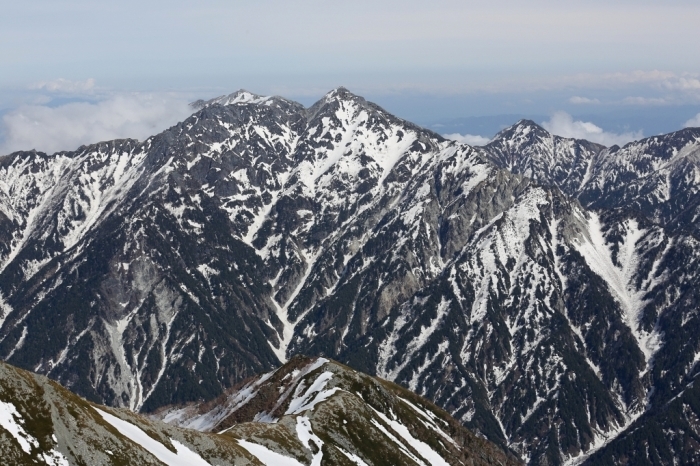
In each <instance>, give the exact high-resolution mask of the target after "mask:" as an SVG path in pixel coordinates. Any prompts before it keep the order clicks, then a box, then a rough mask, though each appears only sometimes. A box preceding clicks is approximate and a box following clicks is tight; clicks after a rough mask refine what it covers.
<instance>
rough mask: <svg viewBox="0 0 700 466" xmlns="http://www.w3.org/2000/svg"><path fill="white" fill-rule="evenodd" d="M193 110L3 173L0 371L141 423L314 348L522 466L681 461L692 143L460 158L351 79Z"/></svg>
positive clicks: (482, 152) (581, 146)
mask: <svg viewBox="0 0 700 466" xmlns="http://www.w3.org/2000/svg"><path fill="white" fill-rule="evenodd" d="M196 108H197V111H196V112H195V113H194V114H193V115H192V116H191V117H190V118H188V119H187V120H185V121H183V122H182V123H180V124H178V125H176V126H174V127H173V128H170V129H169V130H167V131H165V132H163V133H161V134H159V135H156V136H154V137H152V138H149V139H148V140H146V141H144V142H137V141H132V140H125V141H113V142H108V143H100V144H97V145H93V146H88V147H81V148H80V149H78V150H77V151H75V152H64V153H58V154H54V155H46V154H41V153H37V152H19V153H15V154H10V155H8V156H6V157H3V158H1V159H0V224H2V228H0V235H1V236H0V309H1V313H2V314H1V315H2V317H0V321H1V325H0V356H2V357H3V358H4V359H5V360H7V361H9V362H11V363H13V364H15V365H18V366H21V367H24V368H28V369H31V370H33V371H35V372H38V373H41V374H46V375H48V376H49V377H51V378H53V379H55V380H57V381H59V382H60V383H62V384H64V385H65V386H67V387H69V388H70V389H71V390H73V391H75V392H76V393H79V394H81V395H83V396H86V397H87V398H88V399H90V400H92V401H96V402H103V403H106V404H109V405H111V406H117V407H127V408H130V409H131V410H134V411H142V412H153V411H154V410H156V409H158V408H161V407H163V406H166V405H172V404H178V405H179V404H182V403H186V402H201V401H202V400H211V399H216V397H219V396H221V395H222V394H224V393H225V390H227V389H228V388H229V387H232V386H235V385H236V384H238V383H240V382H241V381H243V380H246V379H248V378H249V377H252V376H253V375H255V374H260V373H269V372H270V371H271V370H273V369H274V368H275V367H277V366H278V365H279V364H280V363H282V362H285V361H286V360H287V359H288V358H290V357H291V356H293V355H295V354H307V355H317V356H325V357H331V358H333V359H336V360H339V361H341V362H343V363H345V364H348V365H349V366H351V367H353V368H355V369H359V370H362V371H365V372H367V373H369V374H373V375H379V376H380V377H382V378H384V379H387V380H390V381H393V382H396V383H399V384H401V385H403V386H405V387H408V388H409V389H411V390H413V391H415V392H416V393H418V394H420V395H423V396H425V397H427V398H428V399H430V400H431V401H433V402H434V403H436V404H437V405H438V406H440V407H442V408H443V409H445V410H446V411H448V412H449V413H450V414H452V415H453V416H454V417H455V418H456V419H458V420H459V421H460V422H461V423H462V424H463V425H464V426H467V427H469V428H470V429H474V430H476V431H477V432H479V433H480V434H481V435H483V436H485V437H487V438H488V439H490V440H492V441H494V442H496V443H498V444H499V445H500V446H501V447H503V448H504V449H510V450H511V451H513V452H515V453H516V454H517V455H518V456H520V457H521V458H522V459H523V460H525V461H526V462H529V463H531V464H564V463H579V462H583V461H586V460H588V461H591V462H592V464H600V463H604V462H606V461H607V462H623V461H627V462H628V463H630V464H632V463H634V462H644V461H646V462H649V463H659V464H661V463H664V462H672V461H673V460H676V461H681V462H688V461H691V460H692V459H693V456H692V455H693V454H694V453H693V452H694V451H697V448H695V447H694V445H697V442H698V441H700V431H698V430H697V425H698V424H697V422H696V420H697V419H698V416H700V404H699V403H698V398H697V395H696V392H695V390H694V389H693V385H692V383H693V380H694V377H695V376H696V375H697V373H698V369H699V368H697V367H696V365H697V364H696V363H697V361H698V360H700V356H698V355H699V354H700V337H698V335H700V316H698V313H697V309H698V307H699V306H700V296H698V291H697V290H696V288H697V287H696V286H694V284H695V283H698V276H697V275H698V272H697V271H698V270H700V263H699V261H700V243H699V242H698V230H697V228H698V227H697V225H698V223H697V216H698V215H700V210H698V209H700V207H699V204H698V200H699V199H700V198H699V197H698V184H699V183H700V167H699V166H698V153H700V152H698V150H699V149H700V129H697V128H696V129H693V128H689V129H685V130H683V131H679V132H677V133H672V134H669V135H664V136H657V137H654V138H649V139H645V140H642V141H638V142H634V143H630V144H628V145H626V146H625V147H623V148H619V147H611V148H605V147H602V146H600V145H597V144H593V143H589V142H587V141H580V140H572V139H564V138H560V137H558V136H554V135H551V134H549V133H547V132H546V131H545V130H544V129H543V128H541V127H539V126H537V125H535V124H534V123H532V122H530V121H527V120H523V121H521V122H518V123H517V124H516V125H514V126H513V127H511V128H508V129H506V130H504V131H502V132H501V133H499V134H498V135H497V136H496V137H495V138H494V140H493V141H491V142H490V143H489V144H488V145H486V146H484V147H480V148H475V147H470V146H468V145H464V144H458V143H456V142H453V141H447V140H445V139H443V138H442V137H441V136H439V135H437V134H434V133H432V132H430V131H427V130H424V129H422V128H420V127H417V126H415V125H412V124H410V123H408V122H406V121H404V120H401V119H399V118H396V117H394V116H392V115H390V114H388V113H387V112H385V111H384V110H382V109H381V108H379V107H377V106H376V105H374V104H372V103H369V102H367V101H365V100H364V99H362V98H361V97H358V96H355V95H353V94H351V93H350V92H348V91H347V90H345V89H343V88H339V89H336V90H334V91H332V92H330V93H329V94H327V95H326V96H325V97H324V98H323V99H321V100H320V101H319V102H317V103H316V104H314V105H313V106H311V107H309V108H304V107H303V106H301V105H299V104H297V103H294V102H291V101H288V100H286V99H283V98H279V97H260V96H255V95H253V94H250V93H247V92H244V91H239V92H238V93H235V94H232V95H230V96H224V97H221V98H217V99H213V100H211V101H207V102H204V101H200V102H197V103H196ZM198 409H199V408H198ZM263 411H264V410H261V411H258V412H256V413H253V414H258V413H259V412H263ZM265 412H267V413H268V414H270V415H271V416H273V415H274V414H273V413H270V412H268V411H265ZM248 414H250V413H248ZM210 428H214V427H213V425H212V426H210ZM691 462H692V461H691Z"/></svg>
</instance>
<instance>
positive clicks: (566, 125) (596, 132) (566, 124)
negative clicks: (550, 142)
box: [542, 112, 642, 147]
mask: <svg viewBox="0 0 700 466" xmlns="http://www.w3.org/2000/svg"><path fill="white" fill-rule="evenodd" d="M542 126H543V127H544V128H545V129H546V130H547V131H549V132H550V133H552V134H556V135H558V136H563V137H567V138H576V139H586V140H588V141H591V142H597V143H598V144H603V145H604V146H608V147H609V146H612V145H615V144H617V145H620V146H621V145H624V144H626V143H628V142H630V141H634V140H637V139H641V138H642V132H641V131H634V132H627V133H619V134H618V133H610V132H607V131H603V129H602V128H600V127H599V126H596V125H595V124H593V123H591V122H586V121H579V120H574V119H573V117H572V116H571V115H569V114H568V113H566V112H556V113H555V114H554V115H552V118H551V119H550V120H549V121H544V122H542Z"/></svg>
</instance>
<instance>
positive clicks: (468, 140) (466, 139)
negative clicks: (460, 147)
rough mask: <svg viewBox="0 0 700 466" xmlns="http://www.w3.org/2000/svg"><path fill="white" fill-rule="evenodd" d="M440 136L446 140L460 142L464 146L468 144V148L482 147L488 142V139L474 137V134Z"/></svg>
mask: <svg viewBox="0 0 700 466" xmlns="http://www.w3.org/2000/svg"><path fill="white" fill-rule="evenodd" d="M442 136H443V137H444V138H446V139H451V140H453V141H457V142H461V143H464V144H469V145H470V146H483V145H485V144H487V143H488V142H489V141H490V139H489V138H485V137H483V136H478V135H474V134H459V133H452V134H443V135H442Z"/></svg>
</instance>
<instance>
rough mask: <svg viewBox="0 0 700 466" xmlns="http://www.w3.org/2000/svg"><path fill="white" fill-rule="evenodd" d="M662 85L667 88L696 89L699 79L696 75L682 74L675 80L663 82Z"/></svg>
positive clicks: (699, 83)
mask: <svg viewBox="0 0 700 466" xmlns="http://www.w3.org/2000/svg"><path fill="white" fill-rule="evenodd" d="M664 86H665V87H667V88H668V89H679V90H682V91H698V90H700V79H698V78H696V77H690V76H682V77H680V78H678V79H676V80H673V81H666V82H664Z"/></svg>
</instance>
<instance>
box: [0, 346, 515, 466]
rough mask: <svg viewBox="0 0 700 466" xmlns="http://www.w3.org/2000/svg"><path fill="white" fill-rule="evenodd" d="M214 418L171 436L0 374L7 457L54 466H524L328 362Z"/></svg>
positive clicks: (120, 413)
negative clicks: (264, 410)
mask: <svg viewBox="0 0 700 466" xmlns="http://www.w3.org/2000/svg"><path fill="white" fill-rule="evenodd" d="M207 406H208V407H209V409H213V411H212V412H210V413H205V412H203V411H204V410H203V407H202V406H189V407H188V408H187V409H180V410H173V409H171V410H169V411H168V414H167V415H166V416H165V417H166V419H165V420H166V421H168V420H169V421H170V424H167V423H163V422H160V421H158V420H156V419H153V418H150V419H149V418H147V417H144V416H141V415H138V414H135V413H133V412H132V411H129V410H125V409H113V408H107V407H105V406H101V405H96V404H93V403H90V402H88V401H86V400H85V399H83V398H80V397H78V396H76V395H74V394H73V393H71V392H69V391H68V390H66V389H65V388H63V387H61V386H60V385H58V384H57V383H55V382H53V381H50V380H49V379H47V378H46V377H43V376H39V375H35V374H32V373H30V372H27V371H24V370H21V369H17V368H14V367H12V366H9V365H7V364H5V363H0V454H1V455H2V460H3V464H16V465H19V464H37V463H39V464H48V465H55V466H64V465H66V466H67V465H69V464H71V465H72V464H91V465H97V464H105V465H106V464H113V465H130V464H167V465H173V466H175V465H177V466H180V465H188V466H211V465H220V466H224V465H251V466H252V465H267V466H279V465H289V466H301V465H305V464H313V465H348V466H350V465H360V466H361V465H388V464H405V465H415V466H420V465H455V466H456V465H464V464H470V465H475V466H476V465H503V466H505V465H509V464H513V465H515V464H519V462H518V461H517V460H516V459H515V458H513V457H511V456H508V455H507V454H505V453H504V452H503V451H502V450H500V449H499V448H498V447H496V446H495V445H493V444H491V443H490V442H488V441H486V440H483V439H481V438H478V437H476V436H474V435H473V434H472V433H470V432H469V431H468V430H466V429H465V428H464V427H462V426H461V425H460V424H459V423H458V422H457V421H455V420H454V419H452V418H451V417H450V416H449V414H447V413H446V412H444V411H442V410H440V409H438V408H437V407H435V406H434V405H432V404H431V403H429V402H427V401H426V400H424V399H422V398H420V397H418V396H416V395H415V394H413V393H411V392H409V391H408V390H406V389H403V388H400V387H398V386H396V385H394V384H391V383H389V382H385V381H381V380H378V379H374V378H372V377H369V376H366V375H362V374H359V373H357V372H355V371H353V370H351V369H349V368H347V367H344V366H342V365H339V364H337V363H334V362H331V361H328V360H326V359H322V358H321V359H316V360H311V359H302V358H296V359H293V360H292V361H290V362H289V363H288V364H286V365H285V366H282V367H281V368H279V369H278V370H276V371H274V372H272V373H268V374H266V375H264V376H262V377H259V378H257V379H255V380H253V381H250V382H248V383H247V384H246V385H245V386H244V387H243V388H242V389H241V390H240V391H234V392H232V393H230V394H229V396H227V397H226V396H224V397H221V398H220V399H219V400H218V404H216V403H212V402H210V403H209V404H208V405H207ZM265 407H268V409H269V411H266V412H264V414H262V413H263V411H258V412H259V413H260V414H259V415H258V416H255V415H254V414H253V412H254V411H256V410H259V409H264V408H265ZM195 412H202V414H199V415H196V416H195V417H190V418H188V417H187V416H186V413H195ZM273 416H274V418H273ZM256 417H257V418H260V419H256ZM273 419H274V422H272V421H273ZM175 420H178V421H179V423H180V424H183V423H184V424H188V426H189V427H196V428H197V429H196V430H195V429H192V428H190V429H185V428H181V427H175V426H173V425H171V424H174V423H176V422H174V421H175ZM188 421H189V422H188ZM224 426H226V428H224ZM213 431H216V432H217V433H213Z"/></svg>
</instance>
